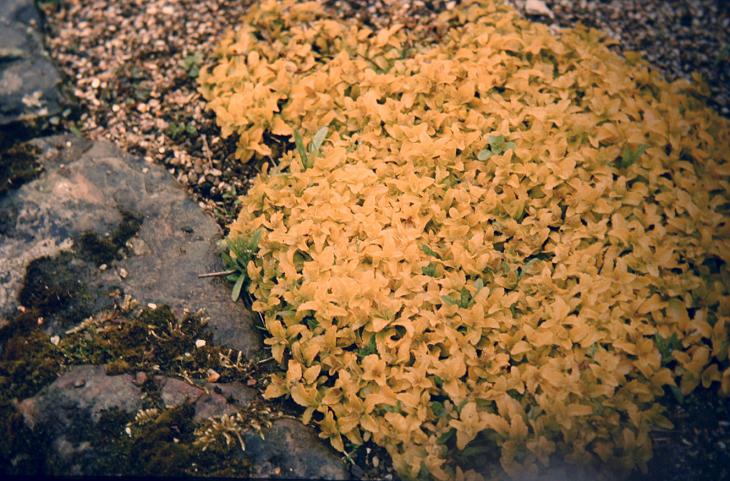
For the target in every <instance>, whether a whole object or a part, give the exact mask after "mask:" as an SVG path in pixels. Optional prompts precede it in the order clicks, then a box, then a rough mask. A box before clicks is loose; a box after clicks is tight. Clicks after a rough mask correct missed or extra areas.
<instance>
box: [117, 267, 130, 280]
mask: <svg viewBox="0 0 730 481" xmlns="http://www.w3.org/2000/svg"><path fill="white" fill-rule="evenodd" d="M128 275H129V273H128V272H127V269H125V268H124V267H122V268H120V269H119V277H121V278H122V279H126V278H127V276H128Z"/></svg>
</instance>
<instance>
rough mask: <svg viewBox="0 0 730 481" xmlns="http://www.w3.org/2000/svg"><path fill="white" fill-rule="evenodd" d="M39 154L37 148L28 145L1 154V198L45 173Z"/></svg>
mask: <svg viewBox="0 0 730 481" xmlns="http://www.w3.org/2000/svg"><path fill="white" fill-rule="evenodd" d="M38 153H39V151H38V148H37V147H35V146H32V145H28V144H21V145H15V146H13V147H10V148H9V149H7V150H5V151H4V152H2V153H0V197H2V196H3V195H5V194H6V193H8V192H9V191H11V190H14V189H17V188H19V187H20V186H21V185H23V184H25V183H26V182H30V181H31V180H33V179H35V178H36V177H38V175H39V174H40V173H41V172H42V171H43V168H42V166H41V164H40V163H39V162H38Z"/></svg>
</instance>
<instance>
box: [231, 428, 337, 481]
mask: <svg viewBox="0 0 730 481" xmlns="http://www.w3.org/2000/svg"><path fill="white" fill-rule="evenodd" d="M246 456H248V457H249V458H250V459H251V463H252V466H253V472H252V473H251V476H252V477H253V478H271V477H274V478H280V479H349V477H350V476H349V474H348V472H347V468H346V467H345V464H344V463H343V462H342V461H341V460H340V459H339V457H338V456H337V454H335V452H334V451H333V450H332V449H331V448H329V447H328V446H325V445H324V444H323V442H322V440H321V439H319V437H318V436H317V433H316V432H315V431H314V430H313V429H312V428H310V427H307V426H304V425H303V424H302V423H301V422H299V421H297V420H294V419H288V418H282V419H277V420H276V421H274V422H273V424H272V426H271V428H270V429H268V430H267V431H266V432H264V438H263V439H261V437H260V436H258V435H257V434H256V433H253V432H252V433H249V434H247V435H246Z"/></svg>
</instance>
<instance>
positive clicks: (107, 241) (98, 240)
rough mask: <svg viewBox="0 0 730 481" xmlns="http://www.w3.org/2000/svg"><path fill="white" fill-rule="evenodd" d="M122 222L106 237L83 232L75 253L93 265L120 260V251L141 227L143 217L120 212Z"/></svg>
mask: <svg viewBox="0 0 730 481" xmlns="http://www.w3.org/2000/svg"><path fill="white" fill-rule="evenodd" d="M121 214H122V221H121V222H120V223H119V224H118V225H117V227H116V228H115V229H114V231H113V232H112V233H111V234H110V235H108V236H99V235H98V234H96V233H94V232H84V233H83V234H81V236H80V237H79V239H78V241H77V242H76V245H77V251H78V252H79V254H81V255H82V256H84V258H86V259H90V260H91V261H93V262H94V263H96V264H97V265H98V264H105V263H109V262H111V261H113V260H115V259H119V258H120V249H122V248H123V247H124V245H125V243H126V242H127V241H128V240H129V239H131V238H132V237H133V236H134V235H135V234H136V233H137V232H138V231H139V228H140V227H141V225H142V220H143V217H142V216H141V215H139V214H135V213H132V212H128V211H122V212H121Z"/></svg>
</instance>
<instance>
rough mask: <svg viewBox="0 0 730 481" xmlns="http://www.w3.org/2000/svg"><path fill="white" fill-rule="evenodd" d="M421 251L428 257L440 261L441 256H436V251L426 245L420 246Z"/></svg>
mask: <svg viewBox="0 0 730 481" xmlns="http://www.w3.org/2000/svg"><path fill="white" fill-rule="evenodd" d="M421 250H422V251H423V252H424V253H425V254H428V255H430V256H433V257H435V258H436V259H441V256H439V255H438V253H437V252H436V251H434V250H433V249H431V248H430V247H428V246H427V245H426V244H421Z"/></svg>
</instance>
